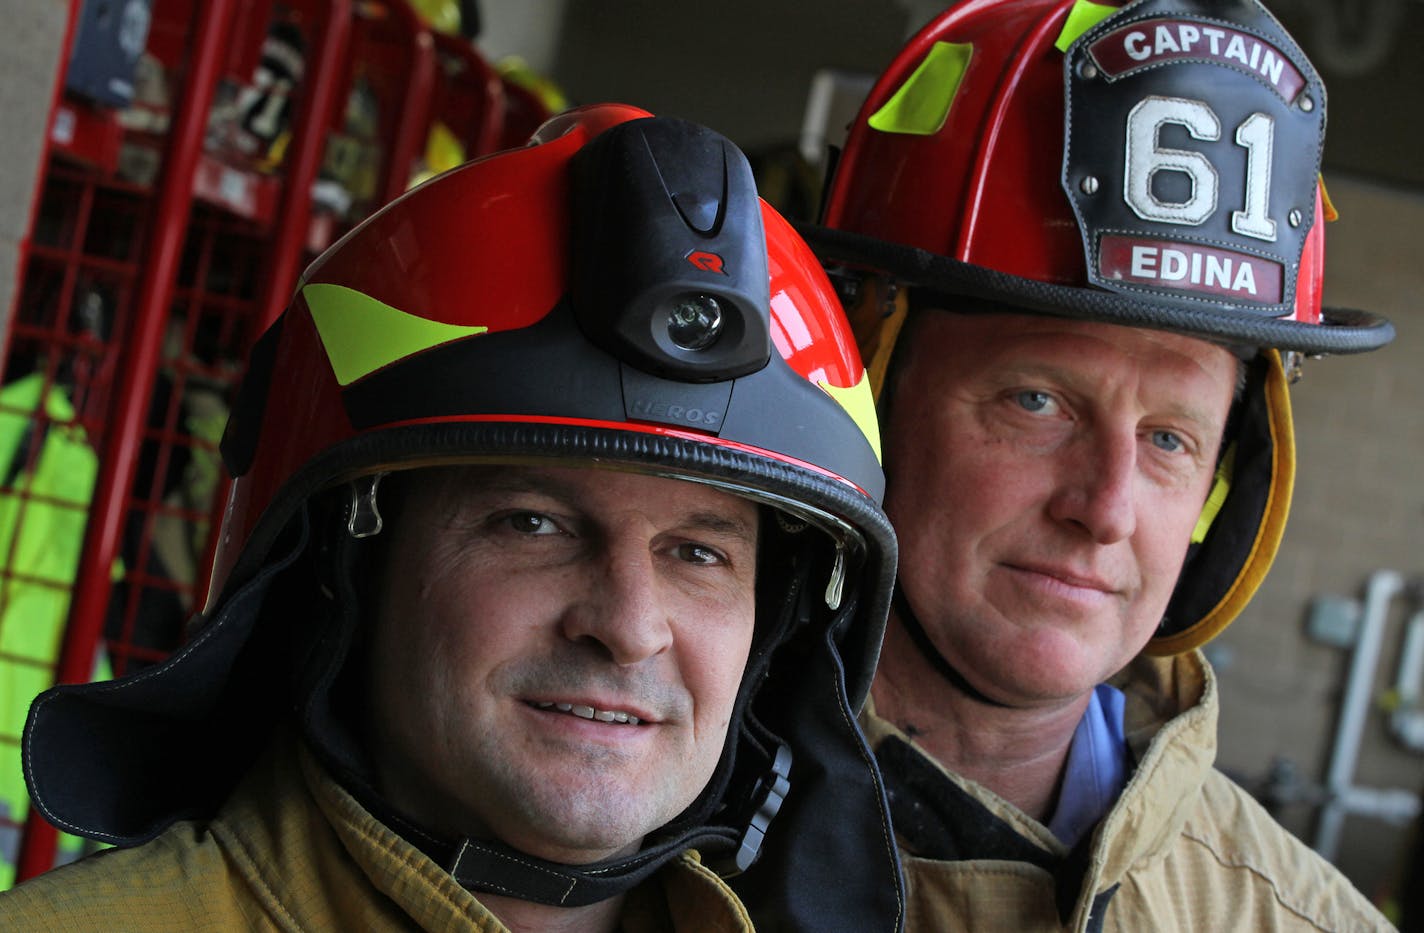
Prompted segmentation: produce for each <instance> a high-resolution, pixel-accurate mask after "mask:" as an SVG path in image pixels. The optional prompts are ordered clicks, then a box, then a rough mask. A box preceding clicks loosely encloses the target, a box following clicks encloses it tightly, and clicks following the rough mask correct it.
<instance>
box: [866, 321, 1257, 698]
mask: <svg viewBox="0 0 1424 933" xmlns="http://www.w3.org/2000/svg"><path fill="white" fill-rule="evenodd" d="M907 336H910V339H911V340H912V341H913V343H912V344H911V346H912V347H913V350H912V353H911V356H910V357H909V359H908V360H907V362H906V366H905V368H904V369H903V371H902V372H901V373H900V374H899V376H900V378H899V381H898V382H897V383H896V388H895V395H894V398H893V401H892V403H891V405H892V407H891V412H890V424H889V429H888V433H887V436H888V445H887V447H888V449H887V455H886V469H887V474H888V478H889V487H888V492H887V499H886V510H887V511H888V512H889V514H890V518H891V521H892V522H893V524H894V526H895V529H896V531H897V533H898V534H899V537H900V548H901V550H900V575H901V585H902V586H903V587H904V589H905V592H906V595H907V596H908V597H909V601H910V603H911V605H912V606H914V607H915V609H916V610H917V613H918V615H919V617H920V621H921V622H922V623H923V625H924V627H925V629H926V631H927V632H928V633H929V635H930V637H931V639H932V640H933V641H934V643H935V645H936V646H937V647H938V649H939V650H940V652H941V653H942V654H943V655H944V656H945V658H946V659H947V660H948V661H949V662H950V664H952V665H953V666H954V667H955V668H956V669H957V670H958V671H959V672H960V673H961V674H963V675H964V677H965V678H966V679H967V680H968V681H969V683H970V684H971V685H972V686H974V687H975V688H976V689H978V690H979V691H980V692H982V693H983V694H985V695H986V696H988V697H990V698H991V699H994V700H997V701H999V702H1003V703H1006V704H1009V705H1011V706H1025V707H1036V706H1046V705H1051V704H1055V703H1060V702H1063V701H1070V700H1073V699H1075V698H1079V697H1081V696H1083V695H1084V694H1085V693H1086V691H1088V690H1090V689H1091V688H1092V687H1093V686H1094V685H1096V684H1098V683H1101V682H1102V681H1103V680H1105V679H1106V678H1108V677H1109V676H1111V675H1112V674H1113V673H1115V672H1116V671H1118V670H1119V669H1121V668H1122V667H1123V665H1125V664H1126V663H1127V662H1128V661H1129V660H1130V659H1131V658H1132V657H1133V656H1134V655H1136V654H1137V653H1138V651H1139V650H1140V649H1141V648H1142V647H1143V645H1145V644H1146V643H1147V641H1148V639H1149V638H1151V636H1152V633H1153V631H1154V629H1155V628H1156V626H1157V625H1158V623H1159V622H1160V620H1161V617H1162V614H1163V612H1164V610H1165V609H1166V606H1167V602H1168V600H1169V598H1170V597H1171V594H1172V589H1173V587H1174V585H1175V584H1176V581H1177V576H1178V574H1179V573H1180V571H1181V567H1182V562H1183V559H1184V557H1185V555H1186V550H1187V546H1188V544H1189V541H1190V536H1191V532H1192V529H1193V527H1194V526H1195V524H1196V521H1197V517H1198V515H1199V514H1200V512H1201V508H1202V504H1203V502H1204V501H1205V498H1206V494H1207V492H1208V490H1209V488H1210V484H1211V479H1212V476H1213V473H1214V472H1215V466H1216V458H1217V451H1218V448H1219V446H1220V442H1221V436H1222V432H1223V430H1224V427H1225V423H1226V417H1227V414H1228V411H1229V409H1230V405H1231V399H1232V395H1233V393H1234V389H1235V381H1236V373H1237V361H1236V359H1235V357H1233V356H1232V355H1231V353H1229V352H1228V351H1227V350H1225V349H1224V348H1221V347H1218V346H1215V345H1213V344H1210V343H1207V342H1205V341H1201V340H1196V339H1192V338H1188V337H1183V336H1179V335H1174V334H1168V333H1162V332H1156V331H1149V330H1140V329H1134V328H1128V327H1118V326H1113V325H1108V324H1097V323H1088V322H1081V321H1071V320H1062V319H1055V318H1048V317H1037V316H1030V315H1001V314H982V315H965V314H951V313H939V312H931V313H927V314H924V315H923V319H922V320H919V321H918V322H917V326H916V329H915V331H914V334H913V335H912V336H911V335H907Z"/></svg>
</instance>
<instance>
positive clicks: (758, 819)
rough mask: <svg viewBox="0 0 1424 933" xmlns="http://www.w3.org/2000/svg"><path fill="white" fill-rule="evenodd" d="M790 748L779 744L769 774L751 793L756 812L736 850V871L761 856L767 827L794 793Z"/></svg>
mask: <svg viewBox="0 0 1424 933" xmlns="http://www.w3.org/2000/svg"><path fill="white" fill-rule="evenodd" d="M790 775H791V748H790V746H787V745H778V746H777V748H776V760H775V761H773V762H772V763H771V771H770V773H768V774H766V775H765V776H763V777H762V778H761V779H760V780H758V781H757V785H756V788H755V789H754V790H753V791H752V800H754V801H756V812H754V813H753V814H752V817H751V819H750V820H749V821H748V823H747V831H746V832H744V833H742V838H741V844H740V846H739V847H738V849H737V860H736V861H737V868H738V870H740V871H746V870H747V869H748V868H750V867H751V865H752V863H753V862H755V861H756V858H757V855H758V854H760V853H761V843H762V840H763V839H765V838H766V828H767V827H768V826H770V825H771V820H772V818H773V817H775V816H776V814H777V813H779V812H780V811H781V805H782V803H784V802H785V801H786V795H787V794H788V793H790V791H791V781H790Z"/></svg>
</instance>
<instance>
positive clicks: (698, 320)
mask: <svg viewBox="0 0 1424 933" xmlns="http://www.w3.org/2000/svg"><path fill="white" fill-rule="evenodd" d="M722 321H723V318H722V305H721V304H720V303H719V302H718V301H717V299H716V298H713V297H712V296H711V295H696V294H689V295H679V296H678V297H677V298H676V299H674V300H673V303H672V308H671V309H670V310H669V311H668V321H667V332H668V337H669V338H670V339H671V340H672V342H673V343H675V344H677V345H678V346H679V347H681V348H682V349H684V350H705V349H707V348H708V347H710V346H712V344H714V343H716V342H717V338H718V337H720V336H722Z"/></svg>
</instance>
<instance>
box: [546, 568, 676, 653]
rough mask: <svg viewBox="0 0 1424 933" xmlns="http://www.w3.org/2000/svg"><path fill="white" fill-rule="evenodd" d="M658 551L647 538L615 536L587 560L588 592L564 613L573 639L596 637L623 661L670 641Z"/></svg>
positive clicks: (566, 634) (661, 647) (657, 649)
mask: <svg viewBox="0 0 1424 933" xmlns="http://www.w3.org/2000/svg"><path fill="white" fill-rule="evenodd" d="M655 561H656V557H655V555H654V554H653V553H652V552H651V551H650V550H649V549H648V547H647V546H646V543H631V544H630V543H622V542H612V543H609V544H608V545H607V546H606V547H605V548H603V549H602V551H601V553H600V554H599V555H598V556H597V557H596V558H595V559H592V560H590V561H589V563H588V572H587V573H586V574H585V575H584V578H585V580H586V586H587V592H585V593H584V594H583V595H582V597H581V598H578V599H576V600H575V601H574V603H573V604H572V605H571V606H570V608H569V610H568V611H567V612H566V613H565V614H564V622H563V634H564V637H565V638H568V639H569V640H570V641H589V642H595V643H597V644H598V645H600V646H602V648H603V649H604V650H605V651H607V652H608V655H609V657H611V658H612V660H613V661H614V662H615V663H617V664H621V665H631V664H637V663H639V662H640V661H644V660H646V659H648V658H651V657H653V656H654V655H657V654H660V653H661V652H663V651H665V650H667V648H668V647H669V646H670V645H671V644H672V627H671V624H670V621H671V620H670V619H669V618H668V615H667V612H668V607H667V606H666V605H665V602H664V600H663V598H662V596H661V590H660V587H659V582H658V577H657V568H656V565H655Z"/></svg>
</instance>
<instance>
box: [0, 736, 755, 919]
mask: <svg viewBox="0 0 1424 933" xmlns="http://www.w3.org/2000/svg"><path fill="white" fill-rule="evenodd" d="M751 928H752V926H751V921H750V920H749V919H748V916H747V912H746V910H745V909H744V908H743V906H742V904H741V902H740V901H739V900H738V899H737V897H736V895H734V894H733V893H732V892H731V890H730V889H729V888H728V887H727V886H726V885H725V884H724V883H723V882H722V881H721V879H720V878H718V877H717V876H716V875H715V874H713V873H712V871H711V870H709V869H707V868H706V867H704V866H703V865H702V864H701V862H700V861H699V859H698V856H697V854H696V853H695V852H685V853H683V854H682V855H681V856H679V857H678V858H677V859H675V860H674V861H672V862H670V863H669V864H668V865H667V866H665V867H664V868H663V869H662V871H661V872H659V873H658V875H657V876H655V878H654V879H653V880H651V881H649V882H647V883H645V884H644V885H642V886H640V887H638V888H635V889H634V890H633V891H630V892H629V893H628V895H627V896H626V898H625V902H624V909H623V915H622V930H624V931H626V933H645V931H655V930H677V931H691V930H696V931H703V930H709V931H719V933H721V931H726V933H732V931H743V930H750V929H751ZM0 929H3V930H26V931H61V930H63V931H72V933H79V931H91V930H93V931H103V933H117V931H124V933H128V931H170V930H171V931H174V933H177V931H184V933H188V931H195V930H212V931H218V930H223V931H227V930H253V931H283V933H295V931H338V930H340V931H345V930H359V931H362V933H368V931H378V930H440V931H445V933H458V931H481V933H496V931H504V930H505V929H506V928H505V926H504V925H503V924H502V923H500V921H499V920H498V919H496V918H495V916H494V915H493V914H491V913H490V912H489V911H488V910H486V909H485V908H484V907H483V906H482V905H481V904H480V902H479V900H478V899H477V898H476V896H475V895H474V894H472V893H470V892H469V891H468V890H466V889H465V888H463V887H461V886H460V885H459V884H458V883H457V882H456V881H455V880H454V879H453V878H451V877H450V875H449V874H448V873H447V872H446V871H444V870H443V869H442V868H440V866H438V865H437V864H435V862H433V861H431V860H430V859H429V858H428V857H426V856H425V855H424V854H423V853H421V852H420V851H418V850H417V849H415V848H414V847H412V846H411V845H410V844H409V843H407V842H406V841H405V840H403V839H402V838H400V837H399V836H397V835H396V834H395V833H393V832H392V831H391V830H389V829H388V828H386V827H385V826H384V825H383V824H381V823H380V822H378V821H377V820H376V819H375V818H374V817H373V816H371V814H370V813H368V812H367V811H366V810H365V809H364V808H362V807H361V805H360V804H358V803H357V802H356V800H355V799H353V798H352V797H351V795H350V794H348V793H347V792H346V791H345V790H344V789H343V788H342V787H341V786H340V785H339V784H337V783H336V782H335V781H334V780H333V779H332V778H331V777H330V776H328V775H327V774H326V773H325V772H324V771H322V770H321V768H320V767H319V766H318V765H316V764H315V762H314V760H313V759H312V758H311V757H310V756H309V755H308V754H306V753H305V752H304V751H299V750H298V749H297V748H296V745H295V743H294V742H287V743H283V744H282V747H281V749H280V750H278V751H276V753H274V754H269V755H267V756H266V757H265V758H264V759H263V760H262V761H261V762H260V763H259V764H258V765H257V766H255V767H254V768H253V770H252V771H251V772H250V773H249V774H248V775H247V777H246V778H245V779H244V781H243V783H242V785H241V786H240V787H239V788H238V790H237V791H236V792H235V793H234V794H233V796H232V797H231V798H230V799H229V801H228V802H227V804H226V805H225V806H224V807H223V809H222V811H221V812H220V813H219V814H218V815H217V816H216V817H215V818H214V819H213V820H212V821H210V822H207V823H195V822H184V823H178V824H176V825H174V826H172V827H170V828H169V829H168V830H167V831H166V832H164V833H163V834H162V835H161V836H159V837H158V838H157V839H154V840H153V841H152V842H149V843H148V844H146V845H141V846H138V847H135V848H132V849H110V850H106V851H103V852H100V853H98V854H96V855H93V856H90V857H89V858H87V859H84V860H82V861H80V862H77V863H74V864H72V865H68V866H65V867H63V868H57V869H55V870H53V871H50V872H47V873H46V874H44V875H41V876H39V877H38V878H35V879H32V880H31V881H29V882H27V883H25V884H22V885H20V886H19V887H17V888H15V889H13V890H11V891H9V892H6V893H5V894H0Z"/></svg>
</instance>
